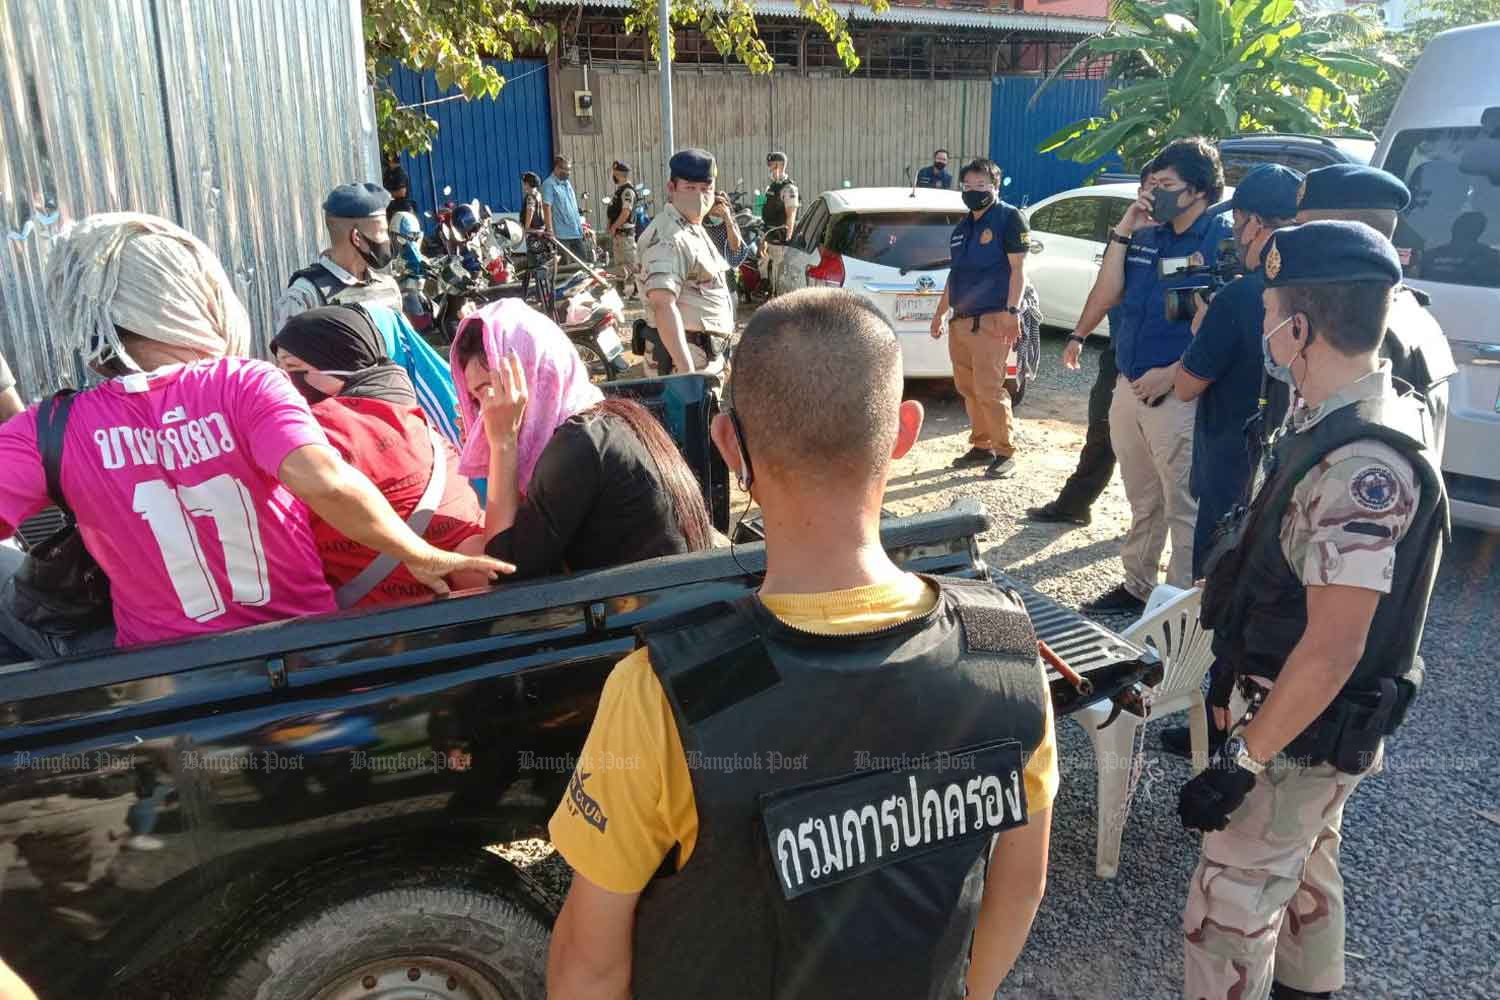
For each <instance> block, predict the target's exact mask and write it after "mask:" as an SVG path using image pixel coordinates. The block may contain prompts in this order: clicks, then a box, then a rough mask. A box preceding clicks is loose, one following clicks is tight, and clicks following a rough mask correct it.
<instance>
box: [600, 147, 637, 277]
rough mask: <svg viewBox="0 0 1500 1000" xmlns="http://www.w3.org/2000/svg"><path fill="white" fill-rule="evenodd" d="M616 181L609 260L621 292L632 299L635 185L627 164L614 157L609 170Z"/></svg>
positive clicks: (634, 255) (610, 205) (634, 266)
mask: <svg viewBox="0 0 1500 1000" xmlns="http://www.w3.org/2000/svg"><path fill="white" fill-rule="evenodd" d="M609 173H610V177H611V179H613V180H614V182H615V193H614V194H613V195H612V196H611V197H610V199H609V212H608V213H607V214H606V218H607V219H608V221H609V261H610V264H611V266H612V269H613V270H614V278H615V281H616V282H617V283H618V287H619V289H620V294H621V295H624V296H626V297H628V298H635V296H636V294H637V289H636V273H635V272H636V264H637V256H636V245H635V201H636V197H635V185H634V184H633V183H631V180H630V164H628V163H626V162H624V161H623V160H616V161H615V162H614V164H613V165H612V166H611V167H610V170H609Z"/></svg>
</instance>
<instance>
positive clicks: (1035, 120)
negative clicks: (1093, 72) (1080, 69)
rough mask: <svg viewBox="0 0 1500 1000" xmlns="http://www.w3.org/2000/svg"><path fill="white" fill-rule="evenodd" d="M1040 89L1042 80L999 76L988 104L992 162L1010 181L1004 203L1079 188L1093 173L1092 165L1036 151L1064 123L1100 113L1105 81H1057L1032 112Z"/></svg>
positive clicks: (1106, 86) (1031, 200) (1019, 203)
mask: <svg viewBox="0 0 1500 1000" xmlns="http://www.w3.org/2000/svg"><path fill="white" fill-rule="evenodd" d="M1041 85H1042V81H1041V79H1040V78H1038V77H1012V76H997V77H995V79H994V84H993V93H994V97H993V99H992V101H991V104H990V116H991V117H990V158H991V159H993V160H994V161H995V162H996V163H998V164H1000V169H1001V170H1003V171H1005V175H1006V176H1007V177H1009V178H1010V179H1011V183H1010V184H1009V185H1008V186H1007V187H1006V189H1005V200H1006V201H1008V202H1011V203H1012V204H1015V205H1021V204H1023V203H1025V204H1031V203H1034V202H1037V201H1039V200H1041V199H1042V198H1045V197H1047V196H1048V195H1051V194H1056V193H1057V192H1059V191H1066V190H1067V189H1068V188H1072V187H1077V186H1078V185H1079V184H1081V183H1083V180H1084V178H1086V177H1087V176H1088V175H1089V174H1091V173H1093V171H1094V167H1093V166H1092V165H1089V164H1083V163H1074V162H1073V161H1071V160H1063V159H1059V158H1058V157H1057V156H1055V155H1054V154H1052V153H1048V154H1046V155H1045V156H1044V155H1042V154H1040V153H1038V152H1037V151H1036V148H1037V146H1038V145H1040V144H1041V142H1042V140H1044V139H1046V138H1047V137H1048V136H1050V135H1052V134H1053V133H1055V132H1056V131H1057V130H1058V129H1060V128H1062V127H1063V126H1064V125H1068V124H1071V123H1072V122H1075V121H1078V120H1079V119H1081V118H1087V117H1088V116H1090V115H1094V114H1098V113H1099V108H1100V102H1101V101H1103V99H1104V93H1105V91H1106V90H1107V89H1108V86H1109V81H1107V80H1066V79H1065V80H1058V81H1057V82H1056V83H1054V84H1053V85H1052V86H1051V87H1049V88H1048V89H1047V92H1046V93H1045V94H1043V95H1042V99H1041V100H1040V101H1038V102H1037V106H1036V107H1035V108H1028V107H1027V104H1028V102H1030V100H1031V97H1032V95H1033V94H1035V93H1036V92H1037V88H1038V87H1040V86H1041Z"/></svg>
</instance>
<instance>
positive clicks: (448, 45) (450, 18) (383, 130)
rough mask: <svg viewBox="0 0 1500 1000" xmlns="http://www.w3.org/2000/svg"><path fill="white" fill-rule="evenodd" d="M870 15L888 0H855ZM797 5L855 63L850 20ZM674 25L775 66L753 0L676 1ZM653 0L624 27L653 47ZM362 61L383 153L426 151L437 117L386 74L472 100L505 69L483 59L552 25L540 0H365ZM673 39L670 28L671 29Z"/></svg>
mask: <svg viewBox="0 0 1500 1000" xmlns="http://www.w3.org/2000/svg"><path fill="white" fill-rule="evenodd" d="M857 2H859V3H862V4H863V5H865V6H867V7H869V8H870V9H871V11H873V12H874V13H876V14H882V13H884V12H885V11H886V10H887V9H888V8H889V3H888V0H857ZM797 6H798V8H799V9H800V10H801V12H802V15H803V16H804V17H806V18H807V20H809V21H810V22H812V23H813V24H815V25H817V26H818V27H819V28H821V29H822V30H823V32H824V34H826V35H827V36H828V38H829V39H830V40H831V41H832V42H833V43H834V46H835V50H836V51H837V52H838V55H839V59H840V60H841V61H842V62H843V64H844V67H845V68H846V69H847V70H848V71H849V72H851V73H852V72H854V71H855V70H856V69H858V68H859V54H858V53H857V52H856V51H855V48H854V39H853V36H851V35H850V33H849V25H848V22H847V21H846V20H845V19H844V17H843V15H841V14H840V13H839V12H838V11H837V10H836V9H835V8H834V6H833V4H832V3H831V2H830V0H798V2H797ZM670 18H671V23H672V24H673V25H677V26H679V27H689V26H691V27H694V28H697V29H698V30H699V31H701V32H702V33H703V36H704V37H705V38H707V39H708V40H709V42H710V44H712V45H713V46H714V48H715V49H716V50H717V51H718V52H719V54H720V55H723V56H733V57H734V58H735V59H736V60H738V61H739V62H741V63H743V64H744V65H745V66H747V67H748V68H749V69H750V71H751V72H753V73H769V72H771V70H772V69H773V68H774V66H775V62H774V61H773V60H772V58H771V53H770V50H769V49H768V48H767V47H766V44H765V42H763V41H762V40H761V37H760V32H759V30H758V29H757V27H756V24H755V5H754V3H753V0H672V4H671V9H670ZM658 20H659V18H658V13H657V4H656V0H632V5H631V8H630V9H629V11H627V13H626V15H625V29H626V30H627V31H629V32H632V33H636V32H644V33H646V34H647V35H648V36H649V37H650V38H651V41H652V51H653V52H655V51H657V45H658V44H659V39H660V37H661V32H660V25H659V24H658V23H657V22H658ZM364 35H365V63H366V71H367V73H368V74H369V78H370V83H371V86H372V87H373V89H374V91H375V121H376V124H377V126H378V127H379V129H380V144H381V147H382V149H383V150H384V151H385V152H386V153H388V154H389V153H395V152H399V151H402V150H406V151H409V152H413V153H422V152H426V151H427V150H428V149H431V148H432V140H433V138H434V136H436V135H437V123H436V122H435V121H433V120H432V119H431V118H430V117H429V116H428V115H427V113H426V112H425V111H424V110H422V109H421V108H417V107H402V106H401V103H400V101H399V100H397V98H396V95H395V93H394V91H392V90H391V87H390V84H389V78H390V75H391V73H392V72H393V71H394V70H395V68H396V67H397V66H406V67H407V68H409V69H413V70H418V71H422V70H429V69H430V70H432V71H433V73H434V75H435V76H436V77H437V83H438V86H439V87H441V88H443V89H444V90H446V89H448V88H450V87H455V86H456V87H458V88H459V91H460V93H462V95H463V97H464V98H466V99H468V100H479V99H483V98H491V99H492V98H495V97H498V96H500V91H501V89H502V88H503V87H504V86H505V78H504V77H503V76H501V75H500V73H499V71H497V70H496V69H495V67H494V66H492V65H491V64H489V63H488V62H486V59H498V60H510V59H514V58H515V57H516V55H517V53H518V52H526V51H534V50H536V49H543V48H545V49H552V48H555V47H556V45H557V42H558V34H557V25H556V24H554V23H551V22H548V21H545V20H542V19H541V18H540V16H539V9H538V5H537V0H364ZM667 43H668V45H670V44H671V32H670V30H669V31H668V32H667Z"/></svg>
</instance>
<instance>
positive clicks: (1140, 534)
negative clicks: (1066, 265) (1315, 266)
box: [1079, 138, 1232, 613]
mask: <svg viewBox="0 0 1500 1000" xmlns="http://www.w3.org/2000/svg"><path fill="white" fill-rule="evenodd" d="M1147 169H1148V170H1149V171H1150V175H1151V178H1152V182H1153V184H1154V188H1153V190H1152V191H1151V193H1150V196H1149V197H1148V196H1144V195H1143V196H1142V197H1141V198H1139V199H1138V200H1137V201H1136V202H1135V204H1133V205H1131V207H1130V209H1129V211H1127V212H1126V213H1125V217H1124V218H1123V219H1121V220H1120V223H1119V225H1117V226H1116V227H1115V229H1114V232H1112V233H1111V234H1110V242H1109V246H1108V249H1106V250H1105V253H1104V263H1103V265H1102V266H1101V267H1100V271H1099V278H1098V281H1097V282H1096V285H1095V287H1096V290H1098V291H1099V292H1101V293H1102V294H1100V295H1098V296H1097V297H1096V296H1090V299H1089V303H1088V305H1087V307H1086V308H1085V310H1084V312H1085V315H1084V316H1083V317H1082V318H1081V319H1080V321H1079V327H1080V328H1081V329H1091V328H1092V327H1093V326H1094V325H1096V324H1097V323H1098V322H1099V320H1100V319H1101V318H1102V317H1103V314H1104V312H1105V311H1106V310H1108V309H1111V308H1113V307H1114V306H1116V305H1119V306H1120V310H1119V312H1118V316H1119V318H1120V322H1119V325H1118V328H1115V327H1113V326H1112V327H1111V329H1110V337H1111V339H1112V340H1113V341H1114V346H1115V360H1116V363H1117V365H1118V368H1119V372H1120V375H1119V378H1120V381H1119V382H1118V383H1116V389H1115V398H1114V402H1113V403H1112V404H1111V405H1110V413H1109V432H1110V441H1111V442H1112V443H1113V445H1114V449H1115V456H1116V458H1117V459H1118V461H1119V464H1120V476H1121V478H1122V479H1123V480H1124V483H1125V496H1126V499H1128V500H1129V501H1130V531H1129V532H1128V533H1127V534H1126V536H1125V544H1124V547H1123V550H1122V551H1121V553H1120V556H1121V559H1122V561H1123V562H1124V564H1125V582H1124V583H1122V584H1120V585H1119V586H1117V587H1115V588H1114V589H1112V590H1110V591H1108V592H1107V593H1105V594H1103V595H1101V596H1100V597H1098V598H1096V599H1095V600H1094V601H1092V602H1090V603H1088V604H1086V605H1084V610H1086V611H1089V612H1092V613H1124V612H1132V613H1138V612H1140V611H1141V610H1142V609H1144V607H1145V604H1146V598H1147V597H1149V596H1150V594H1151V591H1152V589H1153V588H1155V586H1156V583H1157V577H1158V575H1159V570H1160V563H1161V553H1162V548H1163V547H1164V546H1165V544H1166V541H1167V537H1168V535H1169V534H1170V536H1171V539H1172V558H1171V562H1170V564H1169V565H1168V569H1167V582H1168V583H1170V584H1171V585H1172V586H1174V587H1183V588H1186V587H1190V586H1192V582H1193V575H1192V553H1193V529H1194V520H1195V518H1196V516H1197V510H1198V505H1197V503H1196V502H1195V501H1194V500H1193V496H1192V492H1191V490H1190V489H1189V488H1188V476H1189V472H1190V470H1191V465H1192V454H1193V419H1194V414H1195V409H1196V407H1195V405H1194V404H1193V403H1188V402H1184V401H1183V400H1180V399H1177V398H1176V397H1175V396H1173V394H1172V386H1173V382H1174V379H1175V376H1176V365H1177V362H1178V360H1179V359H1180V358H1181V357H1182V352H1183V351H1184V350H1186V349H1187V346H1188V344H1189V342H1190V341H1191V340H1192V330H1191V326H1190V321H1191V318H1192V317H1191V314H1190V313H1187V314H1183V312H1181V309H1182V306H1183V303H1182V302H1177V303H1176V305H1177V309H1176V310H1174V311H1173V312H1171V313H1169V312H1168V308H1167V305H1168V302H1167V300H1168V298H1169V293H1170V292H1171V291H1172V290H1174V289H1177V288H1181V287H1184V286H1190V285H1194V284H1199V285H1201V284H1202V283H1203V282H1202V281H1201V280H1200V279H1199V277H1198V274H1197V273H1190V271H1195V272H1202V270H1203V266H1202V264H1201V262H1202V261H1203V260H1205V259H1207V260H1213V259H1214V258H1215V257H1216V256H1217V254H1218V248H1219V245H1220V243H1221V242H1222V241H1224V240H1226V239H1231V238H1232V233H1231V231H1230V224H1229V219H1228V215H1227V213H1218V214H1213V215H1210V214H1209V213H1208V208H1209V206H1211V205H1213V204H1214V203H1215V202H1216V201H1218V200H1219V197H1220V196H1221V195H1222V194H1223V192H1224V171H1223V168H1222V167H1221V166H1220V165H1219V154H1218V152H1217V150H1215V149H1214V147H1213V146H1212V145H1211V144H1210V143H1209V142H1207V141H1206V140H1204V139H1202V138H1193V139H1179V140H1177V141H1176V142H1173V143H1171V144H1170V145H1168V146H1167V147H1166V148H1165V149H1163V150H1162V151H1161V152H1160V153H1159V154H1157V156H1156V158H1155V159H1154V160H1153V161H1152V162H1151V164H1150V165H1149V166H1148V168H1147ZM1195 254H1198V255H1201V256H1200V257H1198V258H1196V261H1195V258H1194V255H1195ZM1195 262H1196V263H1198V266H1197V267H1196V268H1195V267H1194V266H1193V265H1194V263H1195ZM1174 298H1181V297H1177V296H1174ZM1186 301H1187V303H1188V304H1191V303H1192V302H1193V301H1194V300H1193V298H1192V297H1191V296H1190V295H1189V296H1187V297H1186ZM1092 313H1098V315H1091V314H1092Z"/></svg>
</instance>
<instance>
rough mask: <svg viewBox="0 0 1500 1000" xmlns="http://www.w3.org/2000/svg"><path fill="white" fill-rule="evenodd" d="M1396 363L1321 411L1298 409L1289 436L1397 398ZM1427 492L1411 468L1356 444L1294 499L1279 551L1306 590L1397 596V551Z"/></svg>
mask: <svg viewBox="0 0 1500 1000" xmlns="http://www.w3.org/2000/svg"><path fill="white" fill-rule="evenodd" d="M1393 392H1394V390H1393V389H1392V387H1391V368H1390V362H1383V363H1382V364H1381V367H1380V370H1379V371H1376V372H1373V373H1371V374H1369V375H1367V376H1365V377H1364V378H1362V379H1360V380H1359V381H1357V382H1354V383H1353V384H1351V385H1348V386H1346V387H1345V388H1344V389H1342V390H1340V391H1339V392H1337V393H1335V394H1334V395H1333V396H1331V397H1330V398H1328V399H1327V400H1325V401H1324V402H1323V403H1322V404H1321V405H1319V406H1314V407H1309V406H1305V405H1302V404H1300V403H1299V404H1298V405H1297V406H1294V407H1293V409H1292V410H1291V412H1290V413H1289V415H1288V417H1287V423H1286V425H1285V427H1284V428H1283V433H1292V434H1295V433H1298V432H1300V431H1305V430H1308V429H1309V428H1311V427H1314V426H1316V425H1317V423H1318V422H1319V421H1320V420H1323V419H1324V418H1325V417H1327V416H1328V415H1329V414H1330V413H1333V412H1334V411H1336V410H1338V409H1341V408H1342V407H1345V406H1349V405H1352V404H1354V403H1357V402H1359V401H1360V400H1364V399H1371V398H1374V397H1377V396H1383V395H1386V394H1389V393H1393ZM1420 495H1421V484H1420V482H1419V481H1418V479H1417V476H1416V472H1415V471H1414V470H1413V469H1412V467H1411V463H1410V462H1408V461H1407V460H1406V458H1405V457H1404V456H1403V455H1402V454H1401V453H1400V452H1398V451H1396V450H1395V449H1394V448H1392V447H1390V446H1389V445H1386V444H1382V443H1380V442H1378V441H1373V440H1365V441H1354V442H1352V443H1350V444H1347V445H1344V446H1343V447H1341V448H1335V449H1334V450H1333V451H1331V452H1329V453H1328V454H1327V455H1326V456H1324V458H1323V460H1322V461H1321V462H1319V463H1318V465H1317V466H1316V467H1314V468H1313V470H1312V471H1311V472H1309V473H1308V474H1307V475H1306V476H1305V477H1303V479H1302V481H1301V482H1300V483H1298V484H1297V486H1296V488H1295V489H1294V490H1293V491H1292V501H1291V504H1290V506H1289V507H1288V508H1287V512H1286V515H1285V517H1284V518H1283V519H1282V522H1281V551H1282V553H1283V554H1284V555H1285V556H1286V560H1287V563H1288V565H1290V566H1291V567H1292V569H1293V571H1295V572H1296V574H1297V575H1298V577H1299V578H1300V579H1301V580H1302V582H1303V584H1305V585H1307V586H1310V587H1321V586H1330V585H1339V586H1345V587H1362V588H1364V589H1366V590H1374V591H1378V592H1379V593H1382V594H1388V593H1390V592H1391V578H1392V575H1393V574H1394V572H1395V568H1396V543H1397V542H1399V541H1400V540H1401V538H1402V536H1404V535H1405V534H1406V530H1407V529H1408V528H1409V527H1410V526H1411V521H1412V517H1413V516H1414V515H1415V514H1416V510H1417V500H1418V499H1419V497H1420Z"/></svg>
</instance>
